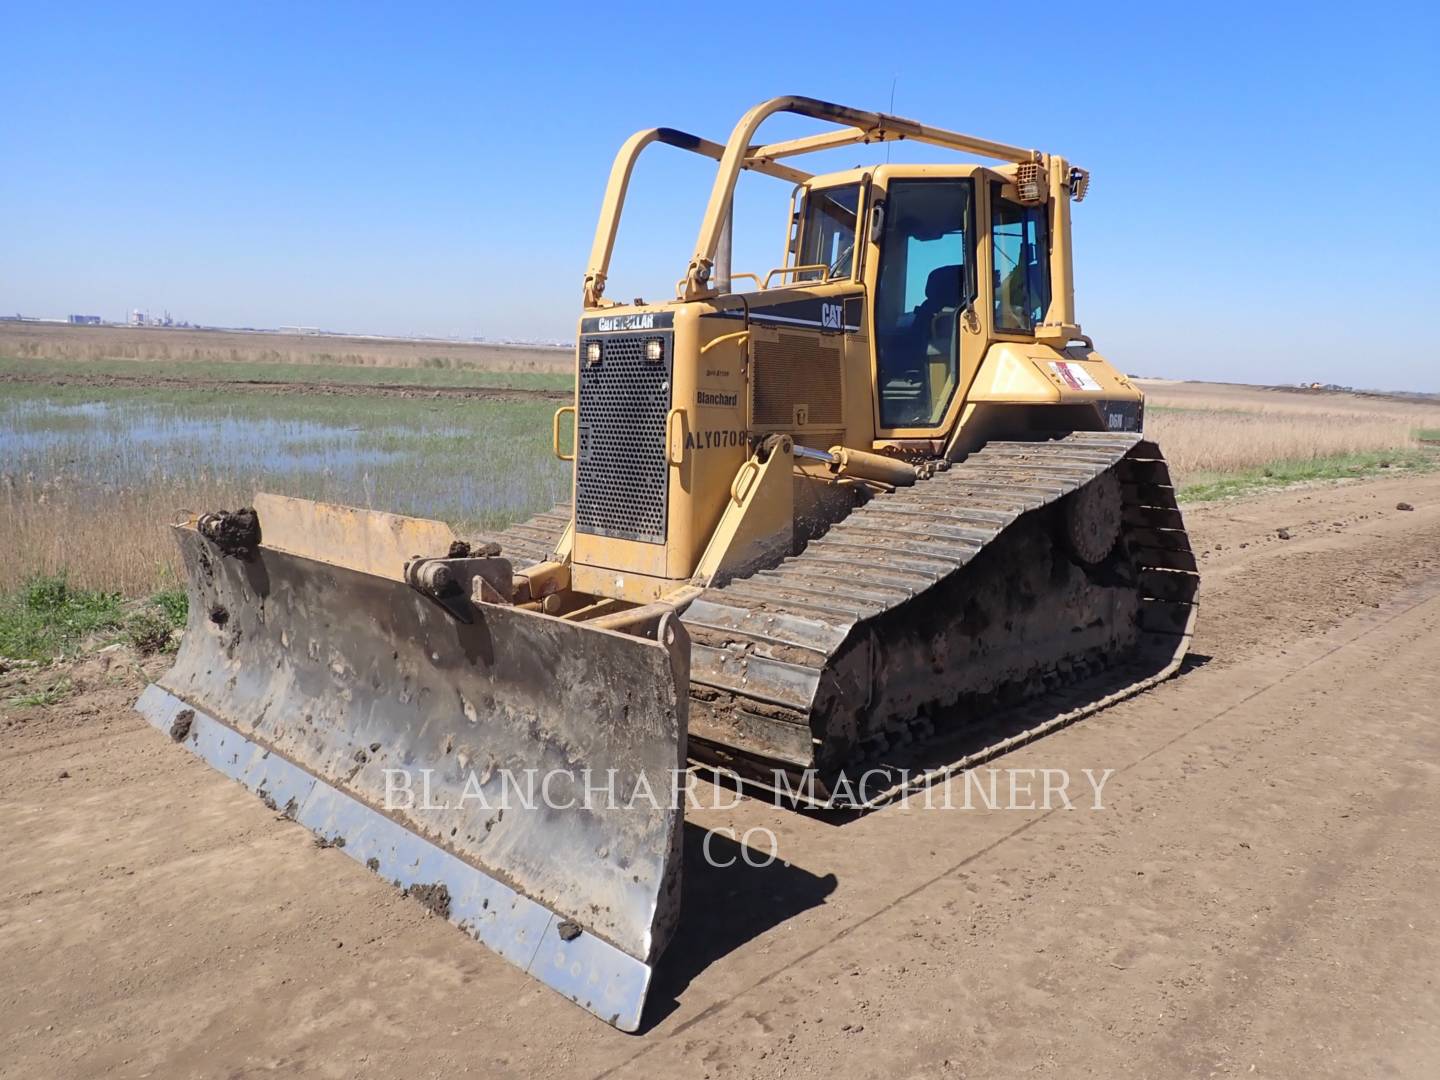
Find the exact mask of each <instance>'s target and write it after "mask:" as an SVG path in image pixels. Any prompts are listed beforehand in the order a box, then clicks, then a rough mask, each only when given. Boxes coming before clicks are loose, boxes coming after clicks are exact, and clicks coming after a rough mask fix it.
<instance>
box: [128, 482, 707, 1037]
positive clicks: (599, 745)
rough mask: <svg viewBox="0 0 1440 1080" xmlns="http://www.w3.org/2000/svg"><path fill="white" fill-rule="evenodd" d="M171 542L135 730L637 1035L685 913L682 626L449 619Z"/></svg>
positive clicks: (300, 561) (290, 565) (318, 571)
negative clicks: (162, 627) (165, 620)
mask: <svg viewBox="0 0 1440 1080" xmlns="http://www.w3.org/2000/svg"><path fill="white" fill-rule="evenodd" d="M350 513H353V514H363V513H364V512H363V511H351V512H350ZM376 517H377V518H384V519H385V521H387V522H391V523H393V520H394V519H393V517H392V516H390V515H376ZM263 520H264V518H263V513H262V523H263ZM276 532H277V534H281V533H283V530H281V529H278V528H277V529H276ZM175 534H176V537H177V539H178V541H179V544H180V549H181V552H182V553H183V556H184V561H185V568H186V571H187V573H188V575H189V596H190V618H189V624H188V626H187V628H186V632H185V636H184V640H183V642H182V644H181V646H180V652H179V655H178V656H177V658H176V662H175V666H174V667H173V668H172V669H171V670H170V671H169V672H168V673H167V674H166V675H165V676H163V677H162V678H161V679H160V680H159V681H158V682H157V683H155V684H153V685H151V686H150V687H148V688H147V689H146V691H145V692H144V694H143V695H142V696H141V698H140V700H139V702H138V703H137V706H136V707H137V708H138V709H139V710H140V712H141V713H142V714H144V715H145V716H146V717H147V719H149V721H150V722H151V723H152V724H154V725H155V726H156V727H158V728H160V729H161V730H162V731H164V732H166V733H168V734H169V735H170V736H171V737H172V738H174V739H175V740H176V741H178V742H181V743H183V745H184V746H185V747H186V748H187V749H189V750H191V751H193V752H194V753H196V754H198V755H199V756H200V757H202V758H204V759H205V760H206V761H207V762H209V763H210V764H211V765H213V766H214V767H215V768H217V769H219V770H220V771H221V772H223V773H225V774H226V775H227V776H230V777H232V778H233V779H236V780H238V781H240V782H241V783H242V784H244V785H245V786H246V787H248V788H250V789H251V790H252V791H254V792H255V793H256V794H258V795H260V796H261V797H262V798H264V799H265V800H266V802H267V804H269V805H271V806H273V807H275V808H276V809H278V810H282V811H284V812H285V813H287V814H288V815H290V816H292V817H293V818H294V819H295V820H297V821H299V822H300V823H301V824H303V825H305V826H307V827H308V828H310V829H312V830H313V831H314V832H315V833H317V834H318V835H319V836H320V837H321V838H322V839H323V841H324V842H325V843H326V844H330V845H333V846H335V847H337V848H341V849H342V850H343V851H344V853H345V854H346V855H349V856H350V857H351V858H353V859H355V860H357V861H358V862H360V863H363V864H365V865H367V866H368V867H369V868H370V869H371V870H374V871H375V872H377V873H379V874H380V875H381V876H382V877H384V878H386V879H388V880H391V881H393V882H395V883H396V885H398V886H401V887H403V888H405V889H406V890H407V892H408V893H409V894H410V895H411V896H414V897H416V898H418V899H420V900H421V901H422V902H423V903H425V904H426V905H427V906H428V907H429V908H430V909H431V910H432V911H435V912H436V913H438V914H442V915H444V916H446V917H447V918H448V919H449V920H450V921H451V922H453V923H455V924H456V925H458V926H460V927H461V928H462V929H464V930H466V931H467V932H468V933H470V934H471V935H472V936H474V937H475V938H477V939H479V940H480V941H482V942H484V943H485V944H486V945H488V946H490V947H491V948H492V949H494V950H495V951H496V952H498V953H499V954H500V955H501V956H503V957H504V958H505V959H507V960H509V961H510V962H511V963H513V964H515V965H516V966H517V967H520V968H522V969H524V970H525V971H527V972H529V973H530V974H531V975H533V976H535V977H536V978H538V979H540V980H541V981H542V982H544V983H546V984H547V985H549V986H551V987H553V988H554V989H556V990H558V991H559V992H560V993H562V994H564V995H566V996H567V997H569V998H571V999H572V1000H573V1001H575V1002H577V1003H578V1004H580V1005H581V1006H583V1007H584V1008H586V1009H589V1010H590V1011H591V1012H593V1013H595V1014H596V1015H598V1016H600V1017H601V1018H602V1019H604V1020H606V1021H608V1022H609V1023H611V1024H613V1025H615V1026H616V1027H618V1028H621V1029H623V1030H626V1031H633V1030H635V1029H636V1028H637V1027H638V1025H639V1022H640V1015H641V1010H642V1007H643V1004H644V1000H645V994H646V991H647V989H648V986H649V981H650V974H651V969H652V967H653V965H654V963H655V961H656V959H657V958H658V956H659V954H660V953H661V951H662V950H663V949H664V947H665V944H666V942H667V940H668V938H669V935H670V932H671V930H672V929H673V926H674V923H675V919H676V915H677V913H678V908H679V901H680V835H681V828H682V814H683V805H682V802H681V800H680V798H679V797H678V789H679V785H680V783H681V777H682V774H681V770H682V768H683V765H684V760H685V727H686V702H687V700H688V660H689V648H688V641H687V639H686V638H685V637H684V630H683V629H682V628H681V627H680V626H679V625H678V620H676V625H675V626H674V628H673V629H674V634H675V635H678V636H676V637H671V639H670V644H669V645H668V647H667V646H666V645H662V644H659V643H657V642H655V641H649V640H645V639H643V638H638V637H630V636H626V635H622V634H618V633H613V632H610V631H606V630H600V629H593V628H586V627H583V626H580V625H578V624H575V623H571V622H566V621H563V620H560V619H556V618H552V617H550V616H546V615H541V614H537V613H532V612H529V611H525V610H521V609H517V608H512V607H506V606H497V605H490V604H479V605H475V607H474V612H473V619H472V621H470V622H468V623H467V622H465V621H464V620H462V619H458V618H456V617H455V616H454V615H453V614H452V613H450V612H449V611H447V610H446V609H445V608H443V607H442V606H440V605H439V604H437V603H435V602H434V601H433V600H430V599H429V598H427V597H425V596H423V595H421V594H420V593H419V592H417V591H416V590H414V589H411V588H410V587H408V586H407V585H405V584H404V583H403V582H401V581H398V580H393V579H391V578H388V577H385V576H381V575H379V574H375V573H367V572H363V571H361V570H358V569H355V568H352V567H346V566H341V565H336V564H334V563H331V562H329V561H321V560H319V559H316V558H309V557H305V556H303V555H298V554H296V553H294V552H293V551H282V550H279V549H277V548H275V547H271V546H268V545H267V544H261V545H260V546H259V547H257V548H255V549H253V550H251V551H249V552H248V553H242V554H241V555H238V556H237V555H227V554H223V553H222V551H221V550H220V548H218V547H217V546H216V545H215V544H214V543H212V542H211V540H210V539H208V538H207V537H206V536H204V535H202V534H201V533H200V532H198V531H197V530H196V528H194V527H193V526H190V525H184V526H177V527H176V529H175ZM439 554H443V552H441V553H439Z"/></svg>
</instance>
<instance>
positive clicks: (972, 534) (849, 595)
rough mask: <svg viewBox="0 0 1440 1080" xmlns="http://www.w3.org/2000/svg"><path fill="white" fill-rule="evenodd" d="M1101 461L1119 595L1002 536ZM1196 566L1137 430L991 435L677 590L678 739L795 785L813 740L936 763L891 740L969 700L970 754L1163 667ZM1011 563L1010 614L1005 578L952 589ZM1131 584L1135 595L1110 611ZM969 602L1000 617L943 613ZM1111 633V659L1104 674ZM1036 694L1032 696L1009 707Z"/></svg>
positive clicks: (1170, 662)
mask: <svg viewBox="0 0 1440 1080" xmlns="http://www.w3.org/2000/svg"><path fill="white" fill-rule="evenodd" d="M1112 469H1113V470H1116V471H1117V473H1118V475H1119V478H1120V481H1121V484H1122V491H1123V494H1124V508H1123V515H1124V516H1123V527H1122V533H1121V541H1120V544H1121V545H1122V546H1123V547H1124V548H1125V549H1126V550H1127V554H1128V559H1127V561H1126V566H1125V567H1124V570H1125V572H1126V573H1133V575H1134V577H1133V582H1134V584H1132V585H1130V586H1128V587H1127V588H1126V589H1124V590H1121V594H1122V595H1120V596H1119V597H1118V599H1117V597H1116V596H1114V595H1107V594H1104V593H1102V594H1100V597H1099V599H1098V600H1097V599H1096V598H1095V597H1094V596H1093V595H1090V594H1077V595H1071V594H1066V593H1063V592H1061V591H1060V590H1059V589H1058V588H1056V587H1055V585H1054V574H1053V573H1049V572H1047V571H1046V570H1045V569H1044V568H1043V567H1041V568H1038V569H1037V568H1036V567H1033V566H1029V565H1026V564H1027V563H1029V562H1032V561H1037V560H1036V559H1035V558H1032V556H1031V555H1030V553H1029V552H1028V551H1024V550H1023V549H1021V548H1019V547H1018V545H1020V544H1022V543H1023V542H1024V533H1023V531H1022V529H1023V528H1024V527H1026V526H1024V525H1023V524H1022V523H1023V522H1029V523H1030V524H1029V526H1028V527H1029V528H1030V529H1031V531H1032V532H1036V531H1038V530H1039V529H1040V526H1039V525H1038V524H1037V523H1036V521H1037V515H1038V514H1039V513H1041V512H1043V511H1044V510H1045V509H1046V508H1048V507H1051V506H1053V505H1054V504H1056V503H1058V502H1059V500H1061V499H1063V498H1065V496H1067V495H1069V494H1070V493H1072V492H1074V491H1076V490H1078V489H1079V488H1081V487H1083V486H1084V485H1086V484H1088V483H1089V482H1091V481H1092V480H1094V479H1096V478H1097V477H1099V476H1101V475H1102V474H1104V473H1106V472H1108V471H1110V470H1112ZM1017 534H1019V536H1020V539H1017V538H1016V537H1017ZM1007 544H1008V545H1010V546H1011V547H1012V548H1015V549H1016V552H1017V554H1014V555H1011V556H1009V557H1010V559H1011V560H1012V561H1011V562H1007V561H1006V556H1005V555H1002V554H1001V553H999V552H998V551H997V549H999V548H1001V547H1003V546H1004V545H1007ZM1034 547H1035V549H1036V551H1037V552H1039V551H1041V550H1042V548H1043V549H1045V550H1048V547H1049V544H1048V541H1045V542H1044V543H1037V544H1035V545H1034ZM972 564H974V568H973V573H972V574H970V575H969V576H967V569H968V568H971V566H972ZM1195 570H1196V564H1195V560H1194V557H1193V555H1192V553H1191V552H1190V549H1189V542H1188V539H1187V538H1186V535H1185V531H1184V523H1183V521H1182V519H1181V515H1180V512H1179V509H1178V508H1177V507H1176V504H1175V496H1174V489H1173V487H1172V486H1171V483H1170V475H1169V471H1168V469H1167V468H1166V466H1165V462H1164V459H1163V457H1162V456H1161V455H1160V452H1159V450H1158V448H1156V447H1155V445H1154V444H1153V443H1149V442H1145V441H1143V440H1142V439H1140V438H1139V437H1138V436H1135V435H1110V434H1098V433H1076V434H1072V435H1069V436H1067V437H1065V438H1060V439H1055V440H1052V441H1047V442H1015V443H1006V442H997V443H992V444H989V445H988V446H986V447H985V448H984V449H983V450H981V451H979V452H977V453H974V454H972V455H970V456H969V457H968V458H967V459H966V460H965V461H963V462H961V463H959V464H957V465H954V466H952V467H951V468H949V469H948V470H946V471H943V472H940V473H937V474H935V476H934V477H933V478H931V479H928V480H922V481H920V482H919V483H917V484H916V485H915V486H914V487H913V488H905V489H901V490H900V491H897V492H895V493H894V494H888V495H880V496H877V497H875V498H873V499H872V500H870V501H869V502H868V503H867V504H865V505H864V506H862V507H860V508H858V509H856V510H855V511H854V512H852V513H851V514H850V516H848V517H847V518H845V519H844V520H843V521H841V522H840V523H839V524H837V525H835V526H833V527H832V528H831V529H830V530H829V532H828V533H826V535H825V536H824V537H823V538H821V539H819V540H815V541H812V542H811V543H810V544H809V546H808V547H807V548H806V549H805V550H804V551H803V552H802V553H801V554H799V555H797V556H795V557H793V558H790V559H787V560H785V561H784V562H783V563H782V564H781V565H780V566H778V567H776V568H775V569H773V570H762V571H760V572H759V573H757V574H755V575H754V576H753V577H750V578H746V579H743V580H739V581H734V582H731V583H729V584H727V585H725V586H723V587H720V588H712V589H709V590H707V591H706V592H705V593H703V594H702V595H701V596H700V597H699V598H698V599H697V600H696V601H695V602H694V603H693V604H691V606H690V607H689V608H688V609H687V610H686V612H685V615H684V621H685V624H686V627H687V629H688V630H689V631H690V634H691V639H692V657H691V686H692V694H691V696H692V707H691V736H692V753H694V754H695V755H696V756H698V757H699V758H701V759H702V760H706V761H710V762H713V763H716V764H719V765H722V766H725V767H727V768H729V769H734V770H735V771H737V772H739V773H740V774H741V775H742V776H745V777H747V778H750V779H754V780H756V781H757V782H764V781H767V780H770V781H773V780H774V771H775V770H777V769H781V770H785V771H787V772H788V773H789V774H790V781H789V784H790V785H794V784H799V783H800V776H799V774H800V770H803V769H805V768H806V767H808V766H810V765H811V763H812V761H815V760H816V759H819V762H820V767H821V770H822V772H823V773H826V774H833V773H835V772H838V773H839V774H840V776H841V777H842V778H843V777H844V776H845V775H846V773H847V771H848V772H849V773H851V774H858V773H860V772H871V771H873V770H874V769H877V768H878V769H880V770H882V771H888V772H890V773H893V774H894V775H895V776H896V777H899V776H900V775H901V772H902V770H903V771H904V772H905V773H906V774H911V773H913V774H914V775H916V776H917V777H920V778H930V779H933V778H935V776H936V775H939V774H938V773H937V771H936V770H937V769H941V770H943V766H941V765H937V764H936V762H935V760H934V759H933V758H927V756H926V754H925V753H924V752H923V750H922V751H920V752H918V753H917V752H915V751H913V750H911V749H908V748H909V747H911V745H912V744H916V745H917V746H918V745H920V744H923V743H925V742H927V741H931V740H932V738H933V736H935V735H936V734H939V735H941V736H945V735H954V734H958V733H959V732H958V731H957V730H956V729H958V728H960V727H961V726H964V725H965V724H966V723H967V722H968V723H969V724H971V725H972V726H973V724H974V722H975V721H976V720H977V719H978V718H981V717H983V718H984V719H985V720H986V722H987V723H988V730H989V731H990V732H991V733H992V735H993V741H992V742H991V743H990V744H983V743H982V744H981V745H978V746H977V745H969V746H966V747H964V748H959V749H957V748H956V747H955V746H954V745H953V744H951V746H950V748H951V749H952V750H955V753H954V755H953V757H952V758H951V760H952V761H953V760H956V759H959V760H961V761H963V764H965V765H973V764H977V763H979V762H981V761H984V760H986V759H988V758H989V757H991V756H993V755H994V754H997V753H1000V752H1003V751H1004V750H1005V749H1008V748H1010V747H1012V746H1014V745H1017V744H1018V742H1021V741H1026V740H1028V739H1030V738H1035V737H1037V736H1038V735H1040V734H1043V733H1044V732H1046V731H1051V730H1054V729H1055V728H1057V727H1060V726H1063V725H1064V724H1066V723H1069V722H1071V721H1073V720H1076V719H1079V718H1080V717H1082V716H1085V715H1088V714H1089V713H1092V712H1094V711H1096V710H1097V709H1099V708H1102V707H1104V706H1105V705H1108V704H1111V703H1113V702H1115V701H1118V700H1120V699H1122V698H1124V697H1126V696H1128V695H1129V694H1131V693H1135V692H1138V691H1140V690H1143V689H1145V688H1146V687H1148V686H1152V685H1154V683H1155V682H1157V681H1159V680H1160V679H1162V678H1164V677H1166V676H1168V675H1169V674H1171V673H1173V672H1174V671H1175V670H1176V668H1177V667H1178V666H1179V664H1180V662H1181V659H1182V658H1183V657H1184V655H1185V650H1186V648H1187V646H1188V645H1189V642H1190V637H1191V634H1192V632H1193V627H1194V621H1195V611H1194V598H1195V590H1196V585H1197V576H1196V572H1195ZM1027 574H1029V575H1031V576H1032V577H1036V576H1038V578H1039V580H1036V581H1034V582H1031V583H1027V584H1031V585H1033V592H1032V593H1031V598H1032V600H1033V602H1036V603H1038V608H1037V609H1035V610H1032V611H1031V612H1029V613H1028V614H1027V613H1025V612H1024V611H1022V610H1021V609H1020V608H1019V607H1017V606H1016V605H1017V604H1018V603H1019V601H1017V600H1016V599H1015V597H1014V596H1013V595H1005V596H1000V597H997V598H996V599H995V601H994V603H993V605H992V608H991V610H990V611H987V612H980V613H979V614H977V613H976V612H975V611H974V610H972V608H971V607H969V606H967V605H972V604H974V603H976V602H977V601H976V598H977V596H981V595H982V594H995V593H997V592H999V593H1007V592H1008V593H1014V592H1015V591H1016V590H1015V589H1010V588H1007V585H1009V584H1011V583H1010V582H996V581H994V580H992V579H993V578H995V577H999V576H1004V577H1006V578H1011V579H1012V582H1013V579H1014V578H1019V577H1023V576H1025V575H1027ZM1071 576H1072V577H1073V576H1075V575H1071ZM1131 591H1134V592H1136V593H1137V594H1138V596H1139V597H1140V599H1139V605H1138V611H1132V610H1131V609H1129V608H1125V609H1124V610H1123V611H1122V610H1120V609H1116V610H1115V611H1114V612H1113V613H1112V610H1111V607H1112V605H1114V604H1117V603H1123V602H1128V601H1129V599H1130V598H1129V596H1128V593H1129V592H1131ZM1021 599H1022V600H1023V599H1025V598H1024V597H1022V598H1021ZM1102 612H1103V614H1104V616H1105V617H1104V618H1101V617H1100V613H1102ZM987 618H988V619H991V620H992V621H993V622H996V623H998V622H1001V621H1003V622H1004V629H998V628H997V629H995V630H993V631H990V630H984V629H972V628H971V627H969V626H964V627H962V626H959V625H958V624H960V623H961V622H962V621H964V620H968V621H969V622H972V623H974V622H981V621H984V620H985V619H987ZM1132 624H1133V626H1138V635H1136V636H1135V638H1134V639H1133V640H1132V635H1134V634H1135V631H1134V630H1133V629H1132ZM937 640H939V641H940V644H939V645H937V644H936V641H937ZM1022 642H1023V644H1022ZM1121 650H1124V656H1125V660H1124V664H1123V666H1122V667H1120V668H1118V669H1112V670H1110V671H1109V672H1106V673H1103V674H1102V669H1103V668H1105V667H1106V666H1108V664H1109V663H1110V662H1111V660H1112V659H1113V658H1114V657H1115V654H1116V653H1119V652H1120V651H1121ZM939 656H943V657H944V658H945V659H944V661H943V667H941V669H940V673H939V677H938V678H937V677H936V675H935V673H936V670H937V665H939V664H941V663H942V661H940V660H939V659H938V657H939ZM1057 691H1061V692H1060V693H1057ZM1036 697H1043V698H1044V699H1045V700H1044V701H1042V702H1040V703H1039V704H1037V705H1034V706H1029V707H1026V708H1014V707H1012V706H1013V703H1014V702H1016V701H1017V700H1021V699H1032V698H1036ZM957 705H962V706H963V707H958V708H957ZM847 710H848V712H849V713H851V714H853V715H849V716H846V715H844V714H845V712H846V711H847ZM937 726H938V727H939V729H940V730H939V732H937V731H936V730H935V729H936V728H937ZM822 740H823V743H824V744H828V743H830V742H832V741H834V742H844V743H845V744H846V751H845V752H846V754H847V757H846V759H845V760H844V761H841V762H833V761H831V762H827V761H826V760H825V755H826V753H827V752H828V751H829V750H830V747H829V746H828V745H816V744H817V743H821V742H822ZM901 748H906V749H901ZM831 786H832V787H833V784H832V785H831ZM847 786H849V785H848V783H847ZM906 789H907V787H906V784H905V783H904V782H902V781H900V780H898V779H897V780H895V781H893V782H879V783H878V786H877V787H876V788H875V790H874V791H873V792H869V791H867V792H866V794H865V796H864V797H863V798H860V799H859V800H858V803H857V801H856V800H855V799H854V798H853V793H852V795H851V796H850V797H849V798H848V801H849V802H850V803H851V805H867V806H873V805H876V804H878V803H879V802H882V801H884V800H885V799H888V798H892V797H895V796H897V795H900V794H903V793H904V791H905V790H906ZM823 794H824V793H822V796H823ZM820 801H821V802H824V801H827V800H826V799H825V798H824V797H822V798H821V800H820Z"/></svg>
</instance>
